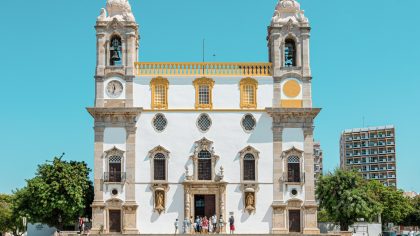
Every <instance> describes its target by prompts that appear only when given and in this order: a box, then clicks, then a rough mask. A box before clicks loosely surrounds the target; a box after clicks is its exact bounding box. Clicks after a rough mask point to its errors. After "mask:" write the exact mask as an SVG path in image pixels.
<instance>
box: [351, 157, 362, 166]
mask: <svg viewBox="0 0 420 236" xmlns="http://www.w3.org/2000/svg"><path fill="white" fill-rule="evenodd" d="M361 163H362V162H361V161H360V158H354V159H353V164H355V165H360V164H361Z"/></svg>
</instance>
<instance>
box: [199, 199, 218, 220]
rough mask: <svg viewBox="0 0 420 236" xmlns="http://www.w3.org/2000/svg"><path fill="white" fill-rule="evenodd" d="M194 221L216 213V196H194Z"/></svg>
mask: <svg viewBox="0 0 420 236" xmlns="http://www.w3.org/2000/svg"><path fill="white" fill-rule="evenodd" d="M194 212H195V216H194V219H195V218H196V217H197V216H198V217H204V216H207V218H209V217H211V216H213V215H214V214H215V213H216V195H194Z"/></svg>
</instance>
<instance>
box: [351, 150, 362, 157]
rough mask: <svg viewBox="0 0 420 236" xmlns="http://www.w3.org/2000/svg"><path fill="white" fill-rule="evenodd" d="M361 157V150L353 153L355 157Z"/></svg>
mask: <svg viewBox="0 0 420 236" xmlns="http://www.w3.org/2000/svg"><path fill="white" fill-rule="evenodd" d="M361 155H362V152H361V151H360V150H356V151H353V156H355V157H359V156H361Z"/></svg>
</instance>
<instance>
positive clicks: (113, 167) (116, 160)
mask: <svg viewBox="0 0 420 236" xmlns="http://www.w3.org/2000/svg"><path fill="white" fill-rule="evenodd" d="M108 165H109V166H108V167H109V168H108V170H109V174H108V181H109V182H113V183H119V182H121V156H110V157H109V161H108Z"/></svg>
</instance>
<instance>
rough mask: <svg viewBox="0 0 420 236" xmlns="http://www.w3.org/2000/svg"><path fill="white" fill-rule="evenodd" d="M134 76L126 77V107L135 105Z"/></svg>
mask: <svg viewBox="0 0 420 236" xmlns="http://www.w3.org/2000/svg"><path fill="white" fill-rule="evenodd" d="M133 79H134V77H133V76H126V77H125V81H126V84H125V107H133V100H134V98H133Z"/></svg>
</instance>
